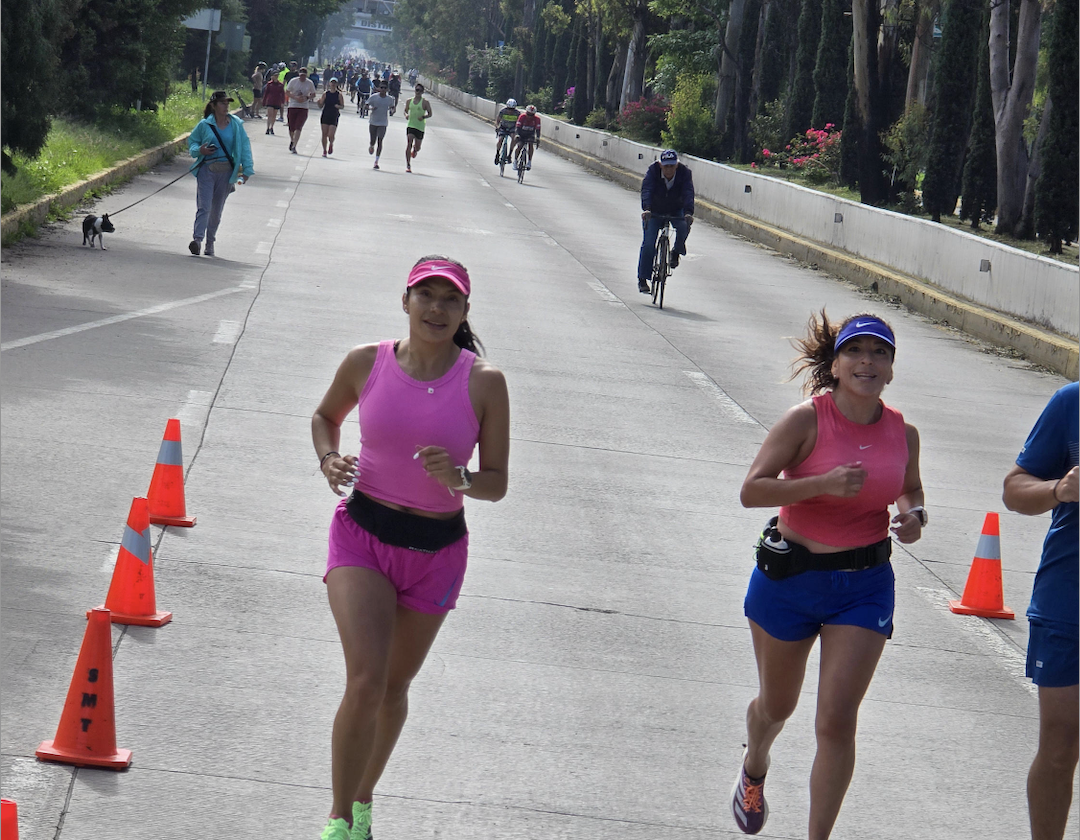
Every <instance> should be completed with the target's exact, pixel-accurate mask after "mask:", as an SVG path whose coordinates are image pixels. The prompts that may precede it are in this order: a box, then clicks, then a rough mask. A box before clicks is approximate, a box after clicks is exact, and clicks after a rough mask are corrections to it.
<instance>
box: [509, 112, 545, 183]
mask: <svg viewBox="0 0 1080 840" xmlns="http://www.w3.org/2000/svg"><path fill="white" fill-rule="evenodd" d="M522 143H528V144H529V162H528V163H527V164H526V165H525V168H526V169H532V158H533V148H537V149H539V148H540V115H539V114H538V113H536V106H535V105H529V106H528V107H526V108H525V113H524V114H522V115H521V116H520V117H518V121H517V126H516V127H515V129H514V142H513V143H512V144H511V145H510V159H511V160H513V159H514V153H515V152H516V151H517V148H518V146H520V145H521V144H522ZM514 168H515V169H517V166H516V165H515V166H514Z"/></svg>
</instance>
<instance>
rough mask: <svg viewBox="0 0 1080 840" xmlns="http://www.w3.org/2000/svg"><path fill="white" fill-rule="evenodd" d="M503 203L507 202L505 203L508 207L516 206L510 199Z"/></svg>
mask: <svg viewBox="0 0 1080 840" xmlns="http://www.w3.org/2000/svg"><path fill="white" fill-rule="evenodd" d="M503 203H504V204H505V205H506V206H507V207H513V206H514V205H513V204H511V203H510V202H509V201H506V202H503Z"/></svg>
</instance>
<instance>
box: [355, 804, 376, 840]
mask: <svg viewBox="0 0 1080 840" xmlns="http://www.w3.org/2000/svg"><path fill="white" fill-rule="evenodd" d="M349 840H374V838H373V837H372V835H371V803H370V802H354V803H353V804H352V830H351V831H350V832H349Z"/></svg>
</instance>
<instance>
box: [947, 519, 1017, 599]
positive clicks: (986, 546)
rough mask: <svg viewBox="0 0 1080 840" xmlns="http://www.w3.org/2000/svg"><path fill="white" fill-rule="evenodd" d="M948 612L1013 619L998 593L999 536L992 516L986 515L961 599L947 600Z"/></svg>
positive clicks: (999, 572)
mask: <svg viewBox="0 0 1080 840" xmlns="http://www.w3.org/2000/svg"><path fill="white" fill-rule="evenodd" d="M949 609H950V610H952V611H953V612H954V613H959V614H960V615H981V616H982V617H983V618H1016V613H1014V612H1013V611H1012V610H1011V609H1009V608H1008V607H1006V606H1005V600H1004V596H1003V595H1002V592H1001V536H1000V531H999V530H998V515H997V514H996V513H988V514H986V521H984V522H983V528H982V535H981V536H980V537H979V544H978V546H976V548H975V559H974V560H972V561H971V571H970V572H968V579H967V585H966V586H965V587H964V596H963V597H962V598H961V599H960V600H959V601H949Z"/></svg>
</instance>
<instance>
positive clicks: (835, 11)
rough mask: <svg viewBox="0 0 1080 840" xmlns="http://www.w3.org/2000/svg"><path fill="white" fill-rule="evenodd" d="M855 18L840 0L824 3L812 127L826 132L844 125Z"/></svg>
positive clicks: (822, 5)
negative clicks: (834, 126) (852, 26)
mask: <svg viewBox="0 0 1080 840" xmlns="http://www.w3.org/2000/svg"><path fill="white" fill-rule="evenodd" d="M850 44H851V18H850V17H845V15H844V8H843V6H842V5H841V2H840V0H822V3H821V40H820V41H818V50H817V59H816V62H815V64H814V110H813V114H812V115H811V120H810V124H811V125H812V126H813V127H814V128H824V127H825V126H826V125H828V124H829V123H832V124H833V125H840V124H841V123H843V121H844V103H845V102H847V88H848V47H849V45H850Z"/></svg>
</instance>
